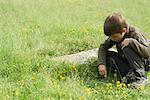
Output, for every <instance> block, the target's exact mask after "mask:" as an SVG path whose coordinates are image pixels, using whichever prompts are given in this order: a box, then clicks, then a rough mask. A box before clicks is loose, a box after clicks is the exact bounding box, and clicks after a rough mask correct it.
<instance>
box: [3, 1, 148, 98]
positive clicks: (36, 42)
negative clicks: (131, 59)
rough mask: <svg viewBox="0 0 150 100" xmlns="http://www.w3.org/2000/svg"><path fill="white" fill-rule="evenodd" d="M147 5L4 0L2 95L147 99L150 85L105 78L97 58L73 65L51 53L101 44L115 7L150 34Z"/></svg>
mask: <svg viewBox="0 0 150 100" xmlns="http://www.w3.org/2000/svg"><path fill="white" fill-rule="evenodd" d="M149 6H150V1H149V0H136V1H135V0H0V29H1V30H0V35H1V36H0V66H1V67H0V80H1V81H0V99H1V100H12V99H15V100H18V99H19V100H20V99H21V100H22V99H24V100H30V99H31V100H48V99H50V100H59V99H61V100H68V99H73V100H87V99H89V100H93V99H96V100H101V99H102V100H103V99H110V100H112V99H118V100H119V99H132V100H133V99H135V100H137V99H142V100H148V99H149V98H150V87H145V88H144V87H141V88H140V89H139V90H132V89H128V88H126V86H123V88H121V87H120V86H121V85H120V83H119V82H117V84H116V85H115V82H114V80H115V79H113V78H111V79H109V81H107V80H106V79H102V78H101V77H100V76H99V75H98V73H97V66H96V62H95V59H93V60H91V61H89V64H86V65H74V64H69V63H64V62H54V61H51V58H52V57H55V56H61V55H66V54H72V53H77V52H80V51H85V50H89V49H92V48H97V47H98V46H99V44H100V43H102V42H103V41H104V39H105V38H106V37H105V36H104V34H103V23H104V20H105V18H106V16H108V14H111V13H112V12H122V13H123V14H124V16H125V17H126V19H127V21H128V22H129V23H130V24H132V25H134V26H136V27H138V28H140V29H141V30H142V31H144V32H145V33H146V36H147V37H150V34H149V33H150V28H149V26H150V19H149V17H150V13H149V11H150V8H149ZM147 74H149V73H147ZM148 76H150V75H148Z"/></svg>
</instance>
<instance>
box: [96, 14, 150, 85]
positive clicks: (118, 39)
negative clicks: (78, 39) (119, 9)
mask: <svg viewBox="0 0 150 100" xmlns="http://www.w3.org/2000/svg"><path fill="white" fill-rule="evenodd" d="M104 33H105V35H106V36H108V39H107V40H106V41H105V42H104V43H103V44H101V45H100V47H99V51H98V71H99V74H100V75H102V76H104V77H107V71H108V70H112V71H114V70H117V74H118V76H120V79H121V80H122V81H123V82H125V83H126V84H128V83H132V86H133V87H135V88H138V87H139V86H143V85H146V83H147V77H146V75H145V66H146V63H145V61H148V59H149V58H150V46H148V44H147V40H146V39H145V37H144V36H143V33H141V32H140V31H139V30H137V29H136V28H134V27H132V26H129V25H128V24H127V22H126V20H125V18H124V17H123V15H122V14H120V13H113V14H112V15H110V16H108V17H107V18H106V20H105V22H104ZM114 45H116V48H117V51H118V52H113V51H109V50H108V49H109V48H111V47H112V46H114ZM106 68H107V69H106Z"/></svg>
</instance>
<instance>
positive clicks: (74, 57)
mask: <svg viewBox="0 0 150 100" xmlns="http://www.w3.org/2000/svg"><path fill="white" fill-rule="evenodd" d="M111 50H113V51H116V50H115V49H111ZM97 57H98V48H95V49H92V50H88V51H82V52H79V53H76V54H71V55H64V56H60V57H54V58H52V60H54V61H64V62H69V63H73V64H85V63H87V62H88V60H89V59H91V58H96V59H97Z"/></svg>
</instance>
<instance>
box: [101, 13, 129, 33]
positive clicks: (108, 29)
mask: <svg viewBox="0 0 150 100" xmlns="http://www.w3.org/2000/svg"><path fill="white" fill-rule="evenodd" d="M127 27H128V25H127V23H126V20H125V18H124V17H123V15H122V14H121V13H113V14H112V15H109V16H108V17H107V18H106V20H105V22H104V33H105V35H106V36H111V35H113V34H115V33H120V32H121V30H122V28H127Z"/></svg>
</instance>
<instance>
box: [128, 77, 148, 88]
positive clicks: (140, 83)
mask: <svg viewBox="0 0 150 100" xmlns="http://www.w3.org/2000/svg"><path fill="white" fill-rule="evenodd" d="M148 84H149V82H148V79H147V78H142V79H140V80H137V81H134V82H132V83H131V85H130V88H132V89H138V88H140V87H145V86H146V85H148Z"/></svg>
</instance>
